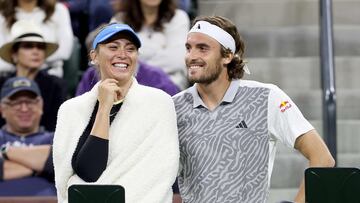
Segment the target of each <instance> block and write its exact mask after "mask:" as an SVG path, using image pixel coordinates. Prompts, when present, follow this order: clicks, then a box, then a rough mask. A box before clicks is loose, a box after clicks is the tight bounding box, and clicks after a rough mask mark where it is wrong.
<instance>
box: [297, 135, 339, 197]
mask: <svg viewBox="0 0 360 203" xmlns="http://www.w3.org/2000/svg"><path fill="white" fill-rule="evenodd" d="M295 149H297V150H298V151H299V152H301V154H303V155H304V157H306V158H307V159H308V160H309V167H333V166H334V165H335V160H334V158H333V157H332V155H331V153H330V151H329V149H328V148H327V146H326V144H325V142H324V141H323V140H322V138H321V137H320V135H319V134H318V133H317V132H316V130H310V131H308V132H307V133H304V134H302V135H301V136H299V137H298V138H297V139H296V141H295ZM295 202H297V203H300V202H305V184H304V179H303V180H302V182H301V185H300V188H299V191H298V193H297V195H296V197H295Z"/></svg>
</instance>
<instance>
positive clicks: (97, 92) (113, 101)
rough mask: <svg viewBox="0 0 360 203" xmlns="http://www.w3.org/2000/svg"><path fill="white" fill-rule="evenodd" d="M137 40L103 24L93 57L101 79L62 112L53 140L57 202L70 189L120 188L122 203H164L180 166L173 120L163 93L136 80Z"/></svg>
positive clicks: (118, 27)
mask: <svg viewBox="0 0 360 203" xmlns="http://www.w3.org/2000/svg"><path fill="white" fill-rule="evenodd" d="M140 46H141V42H140V39H139V38H138V36H137V35H136V34H135V32H134V31H133V30H132V29H131V28H130V27H129V26H128V25H125V24H117V23H115V24H109V25H106V26H105V27H104V28H103V29H101V30H100V32H99V33H98V34H97V35H96V37H95V39H94V41H93V45H92V50H91V52H90V57H91V60H92V61H93V63H94V64H95V65H96V66H97V67H98V68H99V71H100V78H101V80H100V81H99V82H98V83H97V84H96V85H95V86H94V87H93V88H92V89H91V91H90V92H87V93H84V94H82V95H80V96H78V97H75V98H72V99H69V100H67V101H66V102H64V103H63V104H62V105H61V107H60V110H59V114H58V120H57V126H56V131H55V137H54V145H53V146H54V153H53V155H54V167H55V183H56V188H57V194H58V195H57V198H58V201H59V202H64V201H66V200H67V188H68V187H69V186H71V185H73V184H84V183H87V184H119V185H122V186H123V187H124V188H125V190H126V196H125V198H126V202H136V203H168V202H170V201H171V198H172V191H171V185H172V184H173V182H174V181H175V178H176V173H177V170H178V163H179V147H178V140H177V129H176V115H175V109H174V105H173V102H172V100H171V97H170V96H169V95H168V94H166V93H165V92H163V91H161V90H159V89H156V88H152V87H147V86H143V85H140V84H138V82H137V80H136V79H135V78H134V77H133V75H134V73H135V68H136V64H137V58H138V49H139V48H140Z"/></svg>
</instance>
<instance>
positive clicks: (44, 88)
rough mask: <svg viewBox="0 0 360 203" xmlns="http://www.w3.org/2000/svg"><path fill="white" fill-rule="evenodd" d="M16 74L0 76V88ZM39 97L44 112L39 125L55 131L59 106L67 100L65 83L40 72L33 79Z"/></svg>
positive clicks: (1, 123) (1, 120) (0, 123)
mask: <svg viewBox="0 0 360 203" xmlns="http://www.w3.org/2000/svg"><path fill="white" fill-rule="evenodd" d="M15 76H16V73H15V72H13V73H9V74H8V75H1V76H0V87H2V86H3V84H4V82H5V81H6V80H7V79H8V78H11V77H15ZM34 80H35V82H36V83H37V84H38V86H39V88H40V92H41V96H42V98H43V101H44V108H43V110H44V112H43V115H42V117H41V121H40V125H42V126H44V127H45V129H46V130H47V131H51V132H53V131H55V126H56V118H57V112H58V109H59V107H60V105H61V104H62V103H63V102H64V101H65V100H66V99H67V87H66V82H65V81H64V80H63V79H62V78H59V77H57V76H54V75H49V74H48V73H47V72H46V71H45V70H41V71H39V72H38V74H37V75H36V77H35V79H34ZM4 124H5V120H4V119H3V118H0V127H1V126H3V125H4Z"/></svg>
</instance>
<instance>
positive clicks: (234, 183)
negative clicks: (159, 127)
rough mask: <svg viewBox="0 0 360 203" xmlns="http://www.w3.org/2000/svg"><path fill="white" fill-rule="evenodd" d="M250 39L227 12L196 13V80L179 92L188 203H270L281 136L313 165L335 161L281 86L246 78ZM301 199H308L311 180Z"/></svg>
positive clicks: (191, 53) (182, 184)
mask: <svg viewBox="0 0 360 203" xmlns="http://www.w3.org/2000/svg"><path fill="white" fill-rule="evenodd" d="M244 48H245V46H244V42H243V41H242V40H241V37H240V35H239V33H238V31H237V28H236V27H235V25H234V24H233V23H232V22H230V21H229V20H228V19H225V18H223V17H220V16H213V17H200V18H196V19H195V21H194V25H193V27H192V29H191V30H190V31H189V33H188V36H187V42H186V49H187V53H186V56H185V61H186V66H187V70H188V79H189V81H190V82H192V83H195V84H194V86H192V87H190V88H189V89H187V90H185V91H183V92H181V93H179V94H177V95H175V96H174V102H175V108H176V112H177V116H178V128H179V139H180V153H181V154H180V163H181V165H180V171H179V177H178V180H179V188H180V194H181V196H182V199H183V201H184V202H186V203H192V202H196V203H202V202H204V203H205V202H206V203H207V202H212V203H217V202H219V203H220V202H221V203H239V202H243V203H251V202H266V198H267V196H268V189H269V185H270V175H271V171H272V168H273V163H274V158H275V149H276V148H275V147H276V143H277V141H280V142H282V143H284V144H285V145H287V146H289V147H294V148H295V149H297V150H298V151H299V152H301V153H302V154H303V155H304V156H305V157H306V158H307V159H308V160H309V166H311V167H314V166H319V167H320V166H334V159H333V158H332V156H331V154H330V152H329V150H328V149H327V147H326V145H325V143H324V142H323V141H322V139H321V137H320V136H319V135H318V133H317V132H316V131H315V130H314V128H313V127H312V126H311V124H310V123H309V122H308V121H307V120H306V119H305V118H304V117H303V115H302V114H301V112H300V111H299V109H298V108H297V106H296V105H295V104H294V103H293V102H292V101H291V99H290V98H289V97H288V96H287V95H286V94H285V93H284V92H283V91H282V90H280V89H279V88H278V87H276V86H275V85H271V84H263V83H259V82H255V81H246V80H241V78H242V76H243V74H244V72H246V71H248V70H247V67H246V66H245V63H244V59H243V55H244ZM295 201H296V202H304V201H305V198H304V185H303V183H302V184H301V186H300V189H299V192H298V194H297V196H296V197H295Z"/></svg>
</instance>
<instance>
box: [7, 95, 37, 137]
mask: <svg viewBox="0 0 360 203" xmlns="http://www.w3.org/2000/svg"><path fill="white" fill-rule="evenodd" d="M0 105H1V106H0V107H1V114H2V117H3V118H4V119H5V121H6V128H7V130H8V131H10V132H13V133H23V134H27V133H29V134H30V133H34V132H36V131H37V130H38V128H39V125H40V119H41V116H42V114H43V101H42V99H41V98H40V97H38V96H35V95H34V94H33V93H31V92H28V91H21V92H18V93H16V94H15V95H13V96H11V97H10V98H4V99H3V100H2V101H1V104H0Z"/></svg>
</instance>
